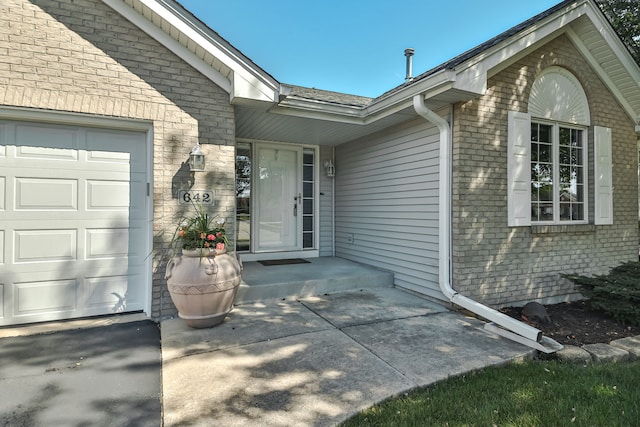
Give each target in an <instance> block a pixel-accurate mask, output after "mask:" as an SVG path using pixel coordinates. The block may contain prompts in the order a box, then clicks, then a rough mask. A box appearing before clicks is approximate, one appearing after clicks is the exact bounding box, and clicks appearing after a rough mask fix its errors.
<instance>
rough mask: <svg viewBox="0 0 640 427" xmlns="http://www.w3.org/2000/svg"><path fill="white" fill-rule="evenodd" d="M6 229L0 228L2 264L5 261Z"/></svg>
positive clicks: (0, 261)
mask: <svg viewBox="0 0 640 427" xmlns="http://www.w3.org/2000/svg"><path fill="white" fill-rule="evenodd" d="M4 236H5V233H4V230H0V265H3V264H4V263H5V261H4V245H5V244H6V242H5V240H4Z"/></svg>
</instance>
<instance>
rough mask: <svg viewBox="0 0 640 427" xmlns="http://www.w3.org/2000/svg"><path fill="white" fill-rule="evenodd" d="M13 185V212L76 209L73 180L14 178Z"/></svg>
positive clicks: (75, 184) (74, 183)
mask: <svg viewBox="0 0 640 427" xmlns="http://www.w3.org/2000/svg"><path fill="white" fill-rule="evenodd" d="M15 184H16V187H15V188H16V190H15V199H16V200H15V206H14V209H15V210H60V209H64V210H77V209H78V181H77V180H75V179H56V178H21V177H16V179H15Z"/></svg>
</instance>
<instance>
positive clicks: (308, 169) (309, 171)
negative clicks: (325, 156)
mask: <svg viewBox="0 0 640 427" xmlns="http://www.w3.org/2000/svg"><path fill="white" fill-rule="evenodd" d="M303 174H304V176H303V177H302V179H303V180H304V181H313V165H304V169H303Z"/></svg>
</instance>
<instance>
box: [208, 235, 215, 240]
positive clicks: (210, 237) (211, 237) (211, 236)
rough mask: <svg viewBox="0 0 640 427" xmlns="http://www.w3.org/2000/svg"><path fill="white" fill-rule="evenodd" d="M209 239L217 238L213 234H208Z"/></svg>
mask: <svg viewBox="0 0 640 427" xmlns="http://www.w3.org/2000/svg"><path fill="white" fill-rule="evenodd" d="M207 240H216V236H214V235H213V234H209V235H208V236H207Z"/></svg>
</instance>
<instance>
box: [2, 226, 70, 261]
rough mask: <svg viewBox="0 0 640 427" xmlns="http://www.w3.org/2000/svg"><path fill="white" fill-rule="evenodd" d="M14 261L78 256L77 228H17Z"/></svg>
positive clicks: (65, 259) (56, 259) (66, 259)
mask: <svg viewBox="0 0 640 427" xmlns="http://www.w3.org/2000/svg"><path fill="white" fill-rule="evenodd" d="M14 235H15V238H14V245H15V246H14V251H13V253H14V262H15V263H16V264H20V263H27V262H43V261H69V260H75V259H76V258H77V230H75V229H74V230H16V231H15V233H14Z"/></svg>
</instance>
